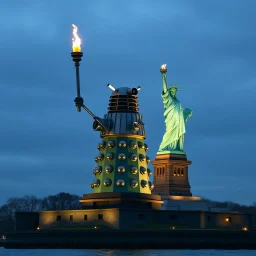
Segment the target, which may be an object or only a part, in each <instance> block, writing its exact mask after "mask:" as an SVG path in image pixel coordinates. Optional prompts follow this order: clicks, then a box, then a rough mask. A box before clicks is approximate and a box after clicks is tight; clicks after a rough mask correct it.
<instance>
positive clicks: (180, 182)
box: [152, 154, 192, 199]
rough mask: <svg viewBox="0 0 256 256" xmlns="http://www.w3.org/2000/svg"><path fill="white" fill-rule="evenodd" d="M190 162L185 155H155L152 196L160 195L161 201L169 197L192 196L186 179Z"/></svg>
mask: <svg viewBox="0 0 256 256" xmlns="http://www.w3.org/2000/svg"><path fill="white" fill-rule="evenodd" d="M190 164H191V161H188V160H187V156H186V155H185V154H162V155H157V156H156V159H155V161H152V165H153V166H154V185H155V187H154V189H153V191H152V192H153V194H157V195H161V197H162V199H165V198H166V199H167V198H168V197H169V196H192V193H191V191H190V185H189V179H188V166H189V165H190Z"/></svg>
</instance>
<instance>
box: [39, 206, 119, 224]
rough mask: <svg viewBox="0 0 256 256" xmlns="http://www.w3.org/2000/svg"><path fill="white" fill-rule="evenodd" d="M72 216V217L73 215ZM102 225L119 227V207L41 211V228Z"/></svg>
mask: <svg viewBox="0 0 256 256" xmlns="http://www.w3.org/2000/svg"><path fill="white" fill-rule="evenodd" d="M71 216H72V217H71ZM93 225H102V226H107V227H112V228H119V211H118V209H95V210H67V211H44V212H40V221H39V226H40V228H41V229H45V228H52V227H60V226H61V227H63V226H93Z"/></svg>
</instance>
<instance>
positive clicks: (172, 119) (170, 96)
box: [157, 73, 192, 155]
mask: <svg viewBox="0 0 256 256" xmlns="http://www.w3.org/2000/svg"><path fill="white" fill-rule="evenodd" d="M162 82H163V91H162V99H163V104H164V110H165V111H164V117H165V125H166V131H165V134H164V136H163V139H162V142H161V144H160V147H159V150H158V152H157V154H158V155H159V154H166V153H174V154H185V152H184V151H183V148H184V136H185V133H186V129H185V124H186V122H187V120H188V118H189V117H191V116H192V110H191V109H188V108H186V109H183V108H182V106H181V103H180V101H179V100H178V99H177V98H176V93H177V91H178V88H177V87H176V86H171V87H170V88H168V89H167V82H166V73H162ZM163 152H164V153H163Z"/></svg>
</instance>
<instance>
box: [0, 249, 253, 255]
mask: <svg viewBox="0 0 256 256" xmlns="http://www.w3.org/2000/svg"><path fill="white" fill-rule="evenodd" d="M104 255H106V256H117V255H118V256H119V255H120V256H122V255H125V256H130V255H132V256H134V255H140V256H167V255H168V256H256V250H255V251H251V250H234V251H233V250H230V251H229V250H73V249H72V250H67V249H61V250H57V249H55V250H52V249H49V250H44V249H35V250H34V249H30V250H20V249H17V250H13V249H10V250H7V249H4V248H2V247H0V256H104Z"/></svg>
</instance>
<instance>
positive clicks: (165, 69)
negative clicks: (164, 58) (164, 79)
mask: <svg viewBox="0 0 256 256" xmlns="http://www.w3.org/2000/svg"><path fill="white" fill-rule="evenodd" d="M166 66H167V65H166V64H163V65H162V66H161V68H160V72H161V73H162V74H165V73H166V72H167V67H166Z"/></svg>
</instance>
